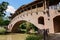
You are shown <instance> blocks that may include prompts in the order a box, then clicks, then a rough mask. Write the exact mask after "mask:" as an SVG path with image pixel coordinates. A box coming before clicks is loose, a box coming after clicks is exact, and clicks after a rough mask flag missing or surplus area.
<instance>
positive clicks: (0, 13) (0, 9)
mask: <svg viewBox="0 0 60 40" xmlns="http://www.w3.org/2000/svg"><path fill="white" fill-rule="evenodd" d="M8 5H9V3H8V2H2V3H0V26H2V25H7V23H8V20H4V16H5V12H6V9H7V6H8Z"/></svg>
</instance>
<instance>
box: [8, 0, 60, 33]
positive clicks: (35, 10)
mask: <svg viewBox="0 0 60 40" xmlns="http://www.w3.org/2000/svg"><path fill="white" fill-rule="evenodd" d="M55 1H56V0H55ZM57 2H58V3H59V2H60V1H57ZM47 3H48V4H47ZM55 3H56V2H54V3H53V4H49V0H48V1H45V0H41V1H38V0H36V1H34V2H32V3H29V4H27V5H23V6H21V7H20V8H18V9H17V10H16V12H15V13H14V14H12V15H11V22H10V24H9V25H8V31H10V32H16V31H17V30H18V26H19V25H20V24H21V23H23V22H25V21H27V22H30V23H32V24H34V25H35V26H36V27H37V28H38V29H40V30H41V29H48V30H49V33H59V32H60V11H59V10H57V9H55V8H57V4H58V3H56V4H55ZM51 5H53V6H54V5H56V6H54V7H52V6H51Z"/></svg>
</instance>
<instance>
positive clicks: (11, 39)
mask: <svg viewBox="0 0 60 40" xmlns="http://www.w3.org/2000/svg"><path fill="white" fill-rule="evenodd" d="M27 36H28V34H15V33H14V34H9V35H0V40H25V39H26V37H27Z"/></svg>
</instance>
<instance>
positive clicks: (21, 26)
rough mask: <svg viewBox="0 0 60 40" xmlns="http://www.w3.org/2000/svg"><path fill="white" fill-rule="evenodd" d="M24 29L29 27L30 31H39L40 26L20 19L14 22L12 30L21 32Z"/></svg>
mask: <svg viewBox="0 0 60 40" xmlns="http://www.w3.org/2000/svg"><path fill="white" fill-rule="evenodd" d="M22 29H23V30H24V29H27V30H28V31H29V32H32V31H35V32H37V31H38V28H37V27H36V26H35V25H34V24H32V23H30V22H27V21H24V20H22V21H18V22H17V23H15V24H14V26H13V28H12V32H19V33H21V32H22V31H21V30H22Z"/></svg>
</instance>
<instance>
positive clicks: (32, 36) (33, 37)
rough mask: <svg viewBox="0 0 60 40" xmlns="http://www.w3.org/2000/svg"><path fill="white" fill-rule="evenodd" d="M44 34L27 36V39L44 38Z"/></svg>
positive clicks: (36, 39)
mask: <svg viewBox="0 0 60 40" xmlns="http://www.w3.org/2000/svg"><path fill="white" fill-rule="evenodd" d="M42 38H43V37H42V36H36V35H31V36H27V37H26V40H42Z"/></svg>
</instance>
